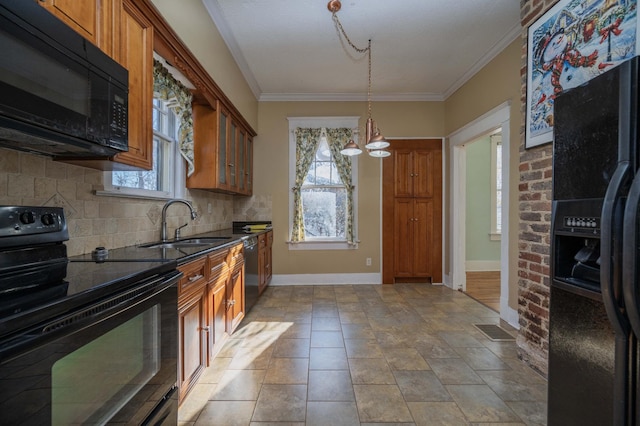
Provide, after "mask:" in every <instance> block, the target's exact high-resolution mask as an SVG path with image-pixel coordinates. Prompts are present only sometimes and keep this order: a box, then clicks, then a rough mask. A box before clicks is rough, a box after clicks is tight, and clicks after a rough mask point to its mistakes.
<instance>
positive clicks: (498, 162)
mask: <svg viewBox="0 0 640 426" xmlns="http://www.w3.org/2000/svg"><path fill="white" fill-rule="evenodd" d="M490 141H491V207H492V208H491V239H492V240H499V239H500V236H501V234H502V133H501V132H498V133H494V134H492V135H491V136H490Z"/></svg>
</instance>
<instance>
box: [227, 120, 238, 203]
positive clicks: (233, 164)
mask: <svg viewBox="0 0 640 426" xmlns="http://www.w3.org/2000/svg"><path fill="white" fill-rule="evenodd" d="M237 138H238V127H237V126H236V123H234V121H233V120H231V127H230V128H229V136H228V138H227V177H228V178H229V189H230V190H232V191H234V192H237V191H238V179H237V168H238V164H237V160H238V152H237V149H238V141H237Z"/></svg>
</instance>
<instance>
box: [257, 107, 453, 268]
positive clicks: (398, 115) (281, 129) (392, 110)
mask: <svg viewBox="0 0 640 426" xmlns="http://www.w3.org/2000/svg"><path fill="white" fill-rule="evenodd" d="M366 107H367V106H366V103H365V102H261V103H260V106H259V122H260V129H259V132H258V133H259V134H258V137H256V139H255V144H254V158H255V169H254V172H255V176H256V180H255V185H254V194H256V195H257V196H268V195H270V196H271V199H272V205H273V225H274V245H273V265H274V266H273V272H274V274H276V275H278V274H320V273H323V274H324V273H375V272H380V271H381V269H380V268H381V266H380V264H381V262H380V260H381V259H380V238H381V234H380V223H381V217H380V188H381V184H380V174H381V173H380V172H381V169H380V167H381V166H380V160H379V159H376V158H372V157H369V156H367V155H361V156H359V157H358V180H359V182H358V191H359V193H358V211H359V215H358V235H359V238H360V246H359V248H358V249H357V250H336V251H300V250H297V251H293V250H289V247H288V245H287V243H286V241H287V240H288V239H289V235H288V233H289V194H290V185H289V122H288V120H287V117H325V116H359V117H361V119H360V123H359V124H360V126H361V127H362V126H364V121H365V120H366V113H367V109H366ZM372 115H373V118H374V119H375V120H376V122H377V124H378V126H379V127H380V128H381V130H382V133H383V134H384V135H385V136H386V137H388V138H394V137H434V136H441V135H442V134H443V131H444V109H443V103H442V102H374V103H373V112H372ZM367 257H370V258H372V265H371V266H369V267H367V266H365V259H366V258H367Z"/></svg>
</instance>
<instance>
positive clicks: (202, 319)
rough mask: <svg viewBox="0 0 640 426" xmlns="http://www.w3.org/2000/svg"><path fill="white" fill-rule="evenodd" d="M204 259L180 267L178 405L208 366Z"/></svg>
mask: <svg viewBox="0 0 640 426" xmlns="http://www.w3.org/2000/svg"><path fill="white" fill-rule="evenodd" d="M205 265H206V258H203V259H198V260H195V261H193V262H190V263H187V264H185V265H182V266H180V268H179V269H180V271H182V273H183V274H184V275H183V277H182V278H181V279H180V281H179V282H178V327H179V328H178V342H179V345H180V346H179V350H178V388H179V398H180V401H182V399H183V398H184V397H185V396H186V395H187V393H188V392H189V391H190V390H191V389H192V388H193V386H194V385H195V384H196V383H197V381H198V379H199V378H200V375H201V374H202V372H203V371H204V369H205V367H206V366H207V334H206V333H207V322H206V320H207V318H206V313H207V299H206V288H207V279H206V270H205Z"/></svg>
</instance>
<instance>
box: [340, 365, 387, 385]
mask: <svg viewBox="0 0 640 426" xmlns="http://www.w3.org/2000/svg"><path fill="white" fill-rule="evenodd" d="M349 370H350V371H351V380H352V381H353V384H354V385H355V384H366V385H389V384H395V383H396V379H395V377H394V376H393V373H392V372H391V369H390V368H389V364H387V361H386V360H385V359H384V358H351V359H349Z"/></svg>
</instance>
